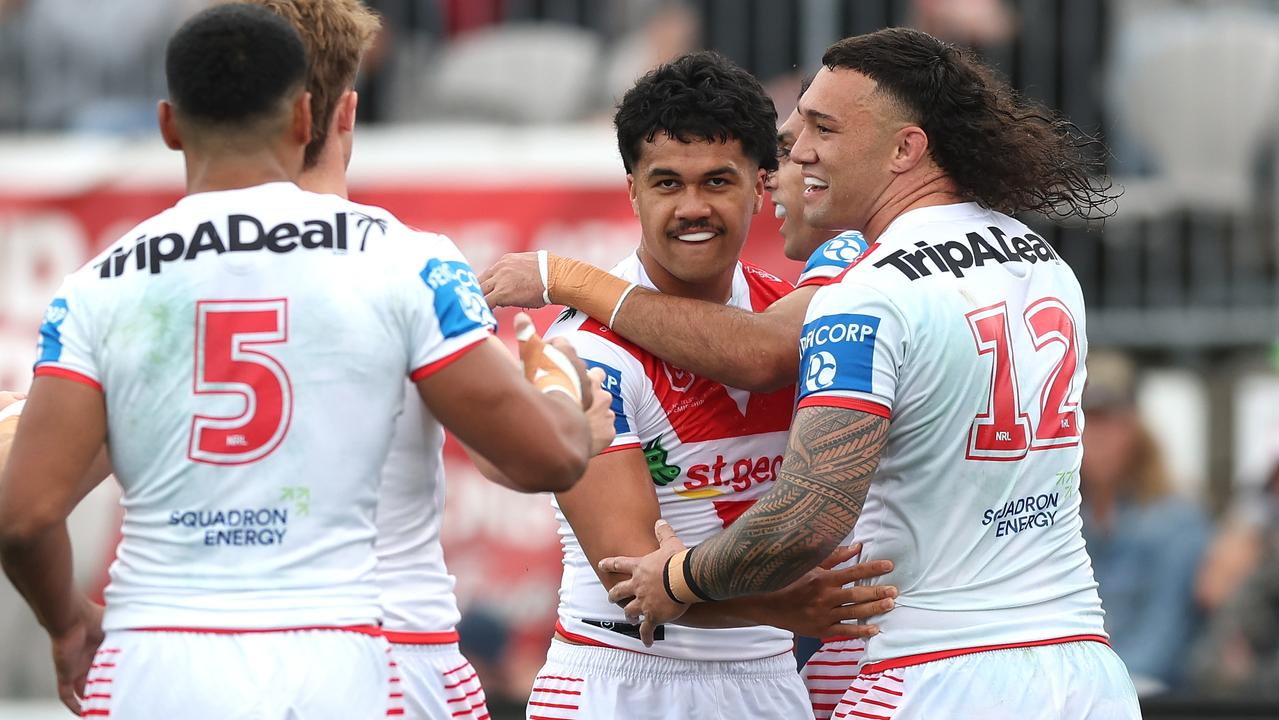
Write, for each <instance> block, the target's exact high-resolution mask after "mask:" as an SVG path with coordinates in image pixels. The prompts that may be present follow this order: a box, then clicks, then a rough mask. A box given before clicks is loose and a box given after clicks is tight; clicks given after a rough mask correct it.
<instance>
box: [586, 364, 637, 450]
mask: <svg viewBox="0 0 1279 720" xmlns="http://www.w3.org/2000/svg"><path fill="white" fill-rule="evenodd" d="M582 362H584V363H586V367H587V368H599V369H601V370H603V371H604V389H605V390H607V391H608V394H609V395H612V396H613V402H612V404H611V405H610V406H609V409H610V410H612V411H613V430H614V431H615V432H616V433H617V434H618V435H622V434H625V433H630V432H634V431H633V430H631V421H630V419H629V418H627V417H626V406H625V404H624V403H623V402H622V372H621V371H620V370H618V369H617V368H615V367H612V366H611V365H606V364H604V363H602V362H596V361H594V360H588V359H587V358H582Z"/></svg>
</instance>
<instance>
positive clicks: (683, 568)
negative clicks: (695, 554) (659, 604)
mask: <svg viewBox="0 0 1279 720" xmlns="http://www.w3.org/2000/svg"><path fill="white" fill-rule="evenodd" d="M690 552H692V549H691V548H690V549H688V550H680V551H679V552H677V553H675V554H674V555H672V556H671V557H670V559H669V560H667V561H666V568H665V569H664V570H663V571H662V584H663V585H665V586H666V594H667V595H669V596H670V597H671V599H672V600H674V601H675V602H677V603H683V604H685V605H691V604H693V603H696V602H702V601H703V600H705V599H706V598H703V597H701V596H700V595H699V594H698V593H697V592H696V591H695V590H693V587H692V584H691V583H690V582H689V578H688V574H687V573H688V554H689V553H690Z"/></svg>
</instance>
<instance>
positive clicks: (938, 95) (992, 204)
mask: <svg viewBox="0 0 1279 720" xmlns="http://www.w3.org/2000/svg"><path fill="white" fill-rule="evenodd" d="M822 64H823V65H825V66H826V67H827V68H829V69H832V70H834V69H837V68H845V69H849V70H854V71H856V72H859V73H861V74H863V75H865V76H866V77H868V78H870V79H871V80H874V81H875V83H876V84H877V85H878V88H879V90H880V91H882V92H885V93H887V95H888V97H889V98H890V99H891V100H893V101H894V102H895V103H896V104H898V105H899V106H900V107H902V108H903V109H904V110H905V111H906V112H907V113H908V115H909V116H911V118H912V119H913V120H914V121H916V122H917V123H918V124H919V127H920V129H922V130H923V131H924V133H925V134H926V135H927V136H928V147H929V151H930V152H931V154H932V157H933V160H934V161H935V162H936V163H937V164H938V165H939V166H940V167H941V169H942V170H943V171H945V172H946V174H947V175H949V176H950V178H951V179H952V180H954V181H955V183H956V184H957V185H958V186H959V188H960V191H961V192H962V193H963V194H964V195H966V196H968V197H970V198H972V199H973V200H975V201H977V202H978V203H980V204H981V205H983V206H985V207H988V208H991V209H994V210H998V211H1000V212H1004V213H1008V214H1013V213H1018V212H1023V211H1034V212H1039V213H1043V214H1045V215H1048V216H1050V217H1056V218H1067V217H1070V216H1078V217H1080V218H1082V219H1084V220H1095V219H1104V218H1105V217H1108V216H1110V215H1113V214H1114V200H1115V198H1116V197H1117V196H1118V193H1117V192H1114V191H1113V189H1112V188H1113V186H1112V184H1111V183H1110V181H1109V180H1108V179H1107V177H1106V175H1105V158H1106V154H1107V152H1106V148H1105V146H1104V145H1103V144H1102V143H1101V141H1100V140H1098V139H1097V138H1095V137H1092V136H1090V135H1088V134H1087V133H1084V132H1083V131H1081V130H1080V129H1079V128H1078V127H1077V126H1075V125H1074V124H1073V123H1071V122H1069V121H1067V120H1065V119H1064V118H1062V117H1060V116H1059V115H1057V114H1056V113H1053V112H1052V111H1049V110H1048V109H1046V108H1044V107H1043V106H1041V105H1039V104H1037V103H1035V102H1033V101H1030V100H1028V99H1026V98H1024V97H1022V96H1021V95H1020V94H1019V93H1018V92H1017V91H1015V90H1013V89H1012V88H1011V87H1010V86H1009V85H1008V83H1007V82H1005V81H1004V80H1002V79H1001V78H999V77H998V76H997V75H996V74H995V72H994V71H993V70H992V69H991V68H990V67H988V66H987V65H985V64H984V63H983V62H982V61H981V60H979V59H978V58H977V57H976V56H975V55H974V54H973V53H971V52H969V51H966V50H960V49H959V48H956V47H954V46H952V45H950V44H947V43H944V42H942V41H941V40H938V39H937V38H935V37H933V36H931V35H929V34H927V33H924V32H920V31H918V30H911V29H907V28H889V29H886V30H879V31H877V32H873V33H869V34H866V35H858V36H856V37H851V38H846V39H844V40H841V41H839V42H837V43H835V44H834V45H832V46H830V48H828V49H827V50H826V53H825V54H824V55H823V56H822Z"/></svg>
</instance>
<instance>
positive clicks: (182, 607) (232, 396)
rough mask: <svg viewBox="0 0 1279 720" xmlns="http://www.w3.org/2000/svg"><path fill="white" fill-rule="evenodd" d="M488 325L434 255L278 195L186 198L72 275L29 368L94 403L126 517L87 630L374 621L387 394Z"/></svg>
mask: <svg viewBox="0 0 1279 720" xmlns="http://www.w3.org/2000/svg"><path fill="white" fill-rule="evenodd" d="M181 248H185V251H184V252H179V250H180V249H181ZM492 324H493V322H492V314H491V313H489V311H488V308H487V306H486V305H485V304H484V299H483V296H482V294H481V293H480V291H479V283H478V281H477V279H476V278H475V275H474V273H473V272H472V271H471V270H470V268H469V267H468V266H467V264H466V262H465V260H464V259H463V257H462V255H461V253H459V252H458V250H457V248H456V247H454V246H453V244H452V243H451V242H450V241H449V240H448V239H447V238H444V237H442V236H439V235H431V234H428V233H420V232H416V231H413V230H410V229H408V228H407V227H405V226H404V225H402V224H401V223H400V222H399V221H397V220H396V219H395V218H394V217H392V216H391V215H389V214H388V213H387V212H386V211H384V210H381V209H378V208H372V207H367V206H362V205H356V204H354V203H351V202H348V201H346V200H343V199H341V198H338V197H336V196H332V195H316V194H312V193H308V192H304V191H302V190H300V189H299V188H297V187H296V186H294V185H292V184H291V183H271V184H267V185H262V186H258V187H253V188H247V189H241V190H231V191H224V192H209V193H200V194H196V195H192V196H189V197H186V198H184V199H182V200H180V201H179V202H178V203H177V204H176V205H175V206H174V207H173V208H170V209H169V210H166V211H164V212H162V213H160V214H159V215H157V216H155V217H153V218H151V219H149V220H147V221H145V222H143V223H142V224H141V225H139V226H138V227H136V228H135V229H134V230H132V231H130V232H129V233H126V234H125V235H124V236H123V237H122V238H121V240H119V241H118V242H116V243H114V244H113V245H111V246H110V247H109V248H108V249H107V250H106V251H104V252H103V253H102V254H101V255H99V256H98V257H97V258H95V259H94V260H92V261H91V262H90V263H89V264H88V265H87V266H86V267H84V268H83V269H81V270H79V271H77V272H76V273H74V274H72V275H70V276H69V277H68V278H67V280H66V281H65V282H64V284H63V287H62V289H61V290H60V291H59V292H58V296H57V297H56V298H55V299H54V301H53V302H52V303H51V305H50V308H49V310H48V311H47V312H46V315H45V322H44V324H43V326H42V327H41V346H40V360H39V361H38V362H37V367H36V373H37V374H38V375H39V374H42V373H50V372H52V373H60V374H64V375H65V374H70V375H72V376H73V377H79V378H80V379H81V380H83V381H85V382H88V383H99V384H100V385H101V386H102V388H103V389H104V391H105V395H106V403H107V416H108V425H109V428H110V435H109V441H110V445H111V456H112V461H113V464H114V467H115V470H116V474H117V477H118V478H119V480H120V483H121V485H122V487H123V490H124V495H123V500H122V504H123V505H124V508H125V518H124V526H123V540H122V542H121V543H120V546H119V550H118V554H117V559H116V561H115V563H113V565H112V568H111V582H110V585H109V586H108V588H107V590H106V599H107V613H106V621H105V624H106V627H107V628H108V629H123V628H130V627H154V626H180V627H217V628H269V627H298V626H315V625H354V624H363V623H369V622H374V621H376V620H377V619H378V618H379V617H380V615H381V611H380V609H379V606H378V591H377V588H376V586H375V585H374V562H375V560H374V552H373V541H374V534H375V530H374V518H373V515H374V506H375V503H376V500H377V496H376V492H377V487H378V482H379V471H380V470H381V468H382V464H383V462H384V461H385V459H386V456H387V451H388V445H389V442H390V439H391V435H392V429H393V427H392V425H393V421H394V418H395V416H396V414H397V413H399V412H400V410H401V408H402V406H403V404H404V392H405V391H404V381H403V379H404V378H405V377H406V376H408V375H410V374H413V375H416V376H419V377H420V376H423V375H425V374H429V373H430V372H432V371H433V370H434V369H435V368H437V367H439V366H440V365H437V363H442V362H443V361H446V360H447V359H449V358H450V357H453V356H454V355H456V354H457V353H459V352H461V351H463V350H464V349H466V348H469V347H472V346H473V345H475V344H476V343H478V342H479V341H480V340H482V339H484V338H485V337H487V336H488V335H489V328H490V327H491V326H492ZM197 328H199V332H198V333H197ZM240 417H247V418H250V419H251V420H249V421H245V420H241V419H239V418H240ZM246 422H247V424H245V423H246ZM241 425H243V428H238V427H237V426H241ZM434 461H435V462H438V457H437V458H434ZM422 472H423V474H426V475H430V472H431V470H430V468H423V470H422Z"/></svg>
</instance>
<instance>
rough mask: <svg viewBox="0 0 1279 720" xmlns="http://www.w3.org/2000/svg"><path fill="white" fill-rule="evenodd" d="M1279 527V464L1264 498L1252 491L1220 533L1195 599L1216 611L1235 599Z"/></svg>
mask: <svg viewBox="0 0 1279 720" xmlns="http://www.w3.org/2000/svg"><path fill="white" fill-rule="evenodd" d="M1277 524H1279V462H1277V463H1276V464H1275V466H1274V467H1273V468H1272V469H1271V471H1270V476H1269V477H1268V478H1267V480H1266V482H1265V484H1264V486H1263V487H1262V488H1261V493H1260V496H1259V497H1258V496H1257V493H1256V492H1255V491H1254V492H1248V493H1244V494H1242V495H1241V496H1240V497H1239V498H1238V500H1237V501H1236V503H1235V505H1234V507H1232V508H1231V509H1230V511H1229V513H1228V514H1227V516H1226V519H1225V521H1224V522H1223V523H1222V526H1221V529H1220V530H1218V531H1217V534H1216V536H1215V537H1214V538H1213V540H1212V543H1211V544H1210V545H1209V548H1208V552H1207V554H1206V555H1205V556H1204V563H1203V567H1201V568H1200V569H1199V577H1198V579H1197V581H1196V583H1195V600H1197V601H1198V602H1199V605H1200V606H1201V607H1202V608H1203V609H1204V610H1206V611H1208V612H1210V613H1211V612H1215V611H1217V610H1219V609H1220V608H1221V607H1222V606H1223V605H1225V604H1226V602H1227V601H1228V600H1230V598H1232V597H1233V596H1234V594H1235V592H1236V591H1237V590H1238V589H1239V586H1240V585H1242V584H1243V582H1244V580H1246V579H1247V578H1248V577H1249V576H1251V575H1252V573H1253V572H1255V571H1256V569H1257V567H1258V566H1259V565H1260V564H1261V561H1262V557H1263V552H1264V548H1265V536H1266V535H1267V534H1268V533H1270V532H1273V531H1274V530H1275V526H1276V525H1277Z"/></svg>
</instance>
